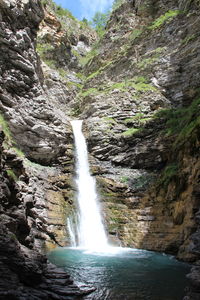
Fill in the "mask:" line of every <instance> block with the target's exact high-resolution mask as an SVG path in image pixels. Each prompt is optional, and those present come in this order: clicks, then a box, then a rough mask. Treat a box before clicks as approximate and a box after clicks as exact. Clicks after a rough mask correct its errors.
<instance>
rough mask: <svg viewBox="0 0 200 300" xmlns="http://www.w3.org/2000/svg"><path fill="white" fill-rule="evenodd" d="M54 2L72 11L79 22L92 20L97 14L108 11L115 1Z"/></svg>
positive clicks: (73, 0) (74, 0) (79, 0)
mask: <svg viewBox="0 0 200 300" xmlns="http://www.w3.org/2000/svg"><path fill="white" fill-rule="evenodd" d="M54 2H55V3H57V4H58V5H61V6H62V7H63V8H67V9H68V10H70V11H71V13H72V14H73V16H75V17H76V18H77V19H79V20H82V19H83V18H86V19H88V20H91V19H92V17H93V16H94V14H95V12H97V11H100V12H105V11H107V10H108V9H109V8H110V7H111V6H112V2H113V0H54Z"/></svg>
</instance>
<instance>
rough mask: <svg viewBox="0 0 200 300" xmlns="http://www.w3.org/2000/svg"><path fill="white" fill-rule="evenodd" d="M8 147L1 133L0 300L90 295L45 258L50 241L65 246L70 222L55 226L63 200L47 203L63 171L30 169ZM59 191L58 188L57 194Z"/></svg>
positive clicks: (76, 297) (35, 167) (65, 297)
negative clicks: (65, 229) (66, 226)
mask: <svg viewBox="0 0 200 300" xmlns="http://www.w3.org/2000/svg"><path fill="white" fill-rule="evenodd" d="M3 141H4V134H3V132H2V131H0V171H1V175H0V199H1V204H0V215H1V221H0V236H1V239H0V270H1V274H3V276H1V279H0V299H2V300H4V299H38V300H40V299H63V300H65V299H66V300H67V299H80V297H81V296H83V295H85V294H87V293H88V291H86V290H80V289H79V288H77V287H76V286H75V285H74V284H73V281H72V280H71V279H70V278H69V275H67V274H66V273H65V272H64V271H62V270H60V269H58V268H56V267H55V266H53V265H51V264H50V263H49V262H48V261H47V258H46V256H45V255H44V254H42V252H44V249H43V248H44V241H45V240H46V241H47V242H48V240H49V241H52V240H54V241H55V243H56V244H57V245H59V244H60V245H62V243H64V240H63V236H61V234H60V232H63V230H61V229H62V228H61V227H62V226H64V222H63V221H60V220H59V219H58V218H57V219H56V223H55V216H52V215H51V214H48V213H47V211H48V209H47V206H51V207H52V206H54V207H56V206H57V205H58V204H59V209H60V210H61V209H62V206H61V202H62V201H63V200H62V199H58V200H57V198H56V196H55V195H54V201H52V202H50V200H51V199H50V197H49V196H48V195H47V196H46V197H45V193H46V194H47V190H48V193H51V188H52V186H50V183H48V182H47V177H48V176H51V178H53V177H52V175H54V177H55V175H57V177H58V174H57V173H58V171H56V172H55V170H54V169H50V168H49V169H48V168H46V169H45V168H43V169H42V170H41V166H40V170H38V169H37V168H38V167H37V166H29V167H27V166H26V167H25V166H24V165H23V164H24V161H23V158H19V157H17V156H16V154H15V153H14V152H11V151H8V150H6V151H5V150H4V149H3V148H4V146H3V144H2V143H3ZM55 173H56V174H55ZM54 180H55V179H54ZM59 184H60V187H61V184H62V181H61V180H59ZM65 184H66V183H65ZM65 187H66V186H65ZM56 190H57V193H58V187H56V183H55V189H54V193H55V194H56ZM52 193H53V191H52ZM60 198H61V193H60ZM47 199H49V202H48V200H47ZM59 201H60V203H59ZM54 210H55V211H56V209H54ZM54 214H55V212H54ZM60 215H61V216H62V214H61V213H60ZM65 238H66V237H65ZM51 244H52V242H51ZM47 246H48V243H47ZM69 297H70V298H69Z"/></svg>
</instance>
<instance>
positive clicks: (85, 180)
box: [71, 120, 108, 251]
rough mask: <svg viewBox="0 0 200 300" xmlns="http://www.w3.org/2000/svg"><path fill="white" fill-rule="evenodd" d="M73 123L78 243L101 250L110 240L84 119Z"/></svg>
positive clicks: (87, 247)
mask: <svg viewBox="0 0 200 300" xmlns="http://www.w3.org/2000/svg"><path fill="white" fill-rule="evenodd" d="M71 124H72V128H73V133H74V139H75V147H76V184H77V189H78V195H77V200H78V206H79V224H78V230H77V236H78V243H77V244H78V246H79V247H81V248H85V249H89V250H95V251H101V250H103V249H105V248H107V247H108V242H107V238H106V233H105V229H104V226H103V223H102V220H101V215H100V209H99V206H98V195H97V192H96V183H95V179H94V178H93V177H92V176H91V175H90V170H89V163H88V152H87V145H86V141H85V137H84V135H83V133H82V121H80V120H76V121H72V122H71Z"/></svg>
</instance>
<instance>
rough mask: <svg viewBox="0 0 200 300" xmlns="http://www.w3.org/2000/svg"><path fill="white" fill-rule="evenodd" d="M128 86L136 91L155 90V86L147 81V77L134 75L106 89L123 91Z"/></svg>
mask: <svg viewBox="0 0 200 300" xmlns="http://www.w3.org/2000/svg"><path fill="white" fill-rule="evenodd" d="M130 88H134V89H135V90H136V91H138V92H147V91H155V90H156V88H155V87H154V86H152V85H151V84H149V83H147V79H146V78H144V77H134V78H132V79H129V80H125V81H122V82H117V83H114V84H113V85H112V86H110V87H109V88H108V89H107V90H108V91H111V90H114V89H119V90H121V91H124V92H125V91H127V90H128V89H130Z"/></svg>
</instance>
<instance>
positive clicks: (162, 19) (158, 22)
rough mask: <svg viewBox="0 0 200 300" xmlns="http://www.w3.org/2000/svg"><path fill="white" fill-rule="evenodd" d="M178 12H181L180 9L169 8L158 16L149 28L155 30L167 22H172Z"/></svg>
mask: <svg viewBox="0 0 200 300" xmlns="http://www.w3.org/2000/svg"><path fill="white" fill-rule="evenodd" d="M178 14H180V11H179V10H169V11H168V12H166V13H165V14H164V15H162V16H160V17H159V18H157V19H156V20H155V21H154V22H153V23H152V25H151V26H149V29H151V30H154V29H157V28H159V27H161V26H162V25H163V24H164V23H165V22H170V21H171V20H172V19H173V18H174V17H176V16H177V15H178Z"/></svg>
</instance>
